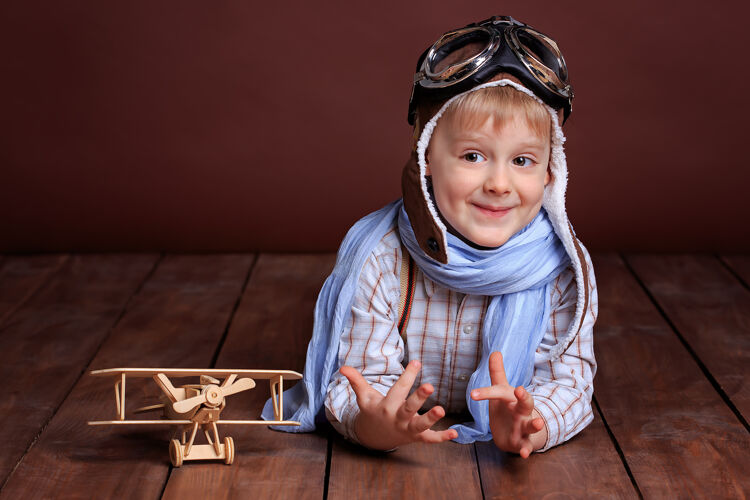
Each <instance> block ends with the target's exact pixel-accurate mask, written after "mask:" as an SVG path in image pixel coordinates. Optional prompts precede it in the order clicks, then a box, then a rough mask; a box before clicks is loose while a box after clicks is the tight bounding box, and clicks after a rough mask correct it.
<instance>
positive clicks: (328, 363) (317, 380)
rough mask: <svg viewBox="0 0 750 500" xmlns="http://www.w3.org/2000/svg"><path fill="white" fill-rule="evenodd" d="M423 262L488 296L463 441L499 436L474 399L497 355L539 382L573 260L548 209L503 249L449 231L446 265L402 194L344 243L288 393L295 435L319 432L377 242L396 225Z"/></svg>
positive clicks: (439, 275)
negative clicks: (545, 341) (540, 357)
mask: <svg viewBox="0 0 750 500" xmlns="http://www.w3.org/2000/svg"><path fill="white" fill-rule="evenodd" d="M396 224H397V225H398V228H399V234H400V236H401V240H402V242H403V243H404V245H405V246H406V248H407V249H408V251H409V253H410V255H411V256H412V258H413V259H414V260H415V262H416V264H417V265H418V266H419V268H420V269H421V270H422V272H423V273H424V274H425V275H427V277H428V278H430V279H431V280H433V281H434V282H435V283H437V284H439V285H441V286H444V287H447V288H449V289H451V290H455V291H457V292H460V293H464V294H472V295H488V296H491V297H492V299H491V300H490V302H489V305H488V308H487V311H486V313H485V315H484V323H483V324H482V329H481V331H482V357H481V361H480V362H479V365H478V367H477V370H476V371H475V372H474V373H473V374H472V376H471V379H470V380H469V386H468V388H467V391H466V395H467V397H466V402H467V406H468V409H469V412H470V413H471V416H472V417H473V418H474V421H473V422H467V423H464V424H458V425H454V426H453V428H454V429H456V431H457V432H458V438H456V439H455V441H458V442H459V443H470V442H473V441H488V440H490V439H492V435H491V434H490V430H489V404H488V402H487V401H474V400H472V399H471V398H470V397H469V394H470V392H471V390H473V389H476V388H479V387H484V386H489V385H490V376H489V355H490V353H491V352H493V351H500V352H502V354H503V360H504V365H505V370H506V375H507V377H508V382H509V383H510V384H511V385H513V386H517V385H524V386H526V385H528V384H529V383H530V381H531V375H532V372H533V364H534V352H535V351H536V348H537V347H538V345H539V343H540V342H541V339H542V337H543V335H544V332H545V330H546V327H547V323H548V320H549V314H550V303H549V302H550V301H549V297H550V290H549V287H550V286H551V282H552V281H554V279H555V278H556V277H557V276H558V275H559V274H560V272H561V271H562V270H563V269H565V268H566V267H567V266H568V265H569V264H570V260H569V257H568V256H567V253H566V251H565V249H564V247H563V245H562V243H561V242H560V240H559V239H558V237H557V235H556V234H555V232H554V230H553V228H552V225H551V224H550V222H549V219H548V217H547V214H546V212H545V211H544V210H543V209H542V210H540V211H539V213H538V214H537V216H536V217H535V218H534V219H533V220H532V221H531V222H530V223H529V224H528V225H527V226H526V227H525V228H523V229H522V230H521V231H519V232H518V233H516V234H515V235H513V236H512V237H511V238H510V239H509V240H508V241H507V242H506V243H505V244H504V245H502V246H501V247H498V248H496V249H490V250H479V249H476V248H474V247H472V246H470V245H468V244H466V243H464V242H463V241H462V240H461V239H459V238H457V237H456V236H454V235H452V234H450V233H448V264H445V265H443V264H440V263H438V262H436V261H434V260H432V259H431V258H429V257H428V256H426V255H425V254H424V252H423V251H422V250H421V249H420V248H419V244H418V243H417V241H416V239H415V236H414V232H413V230H412V227H411V224H410V222H409V218H408V216H407V214H406V211H405V210H404V208H403V202H402V200H401V199H399V200H396V201H394V202H392V203H390V204H388V205H386V206H385V207H383V208H382V209H380V210H377V211H375V212H373V213H371V214H369V215H367V216H365V217H364V218H362V219H360V220H359V221H357V223H355V224H354V226H352V228H351V229H350V230H349V232H348V233H347V235H346V237H345V238H344V241H343V242H342V244H341V247H340V248H339V252H338V256H337V259H336V265H335V266H334V269H333V272H332V273H331V275H330V276H329V277H328V279H327V280H326V282H325V283H324V285H323V288H322V290H321V292H320V294H319V296H318V301H317V303H316V305H315V313H314V326H313V335H312V339H311V340H310V343H309V345H308V349H307V360H306V362H305V369H304V374H303V378H302V381H301V382H299V383H298V384H297V385H295V386H294V387H293V388H291V389H290V390H288V391H285V392H284V405H285V408H284V414H285V415H289V412H290V411H291V413H292V415H291V417H287V418H289V419H291V420H296V421H299V422H300V426H299V427H281V426H278V427H276V428H278V429H279V430H284V431H288V432H308V431H312V430H314V429H315V417H316V415H317V414H318V412H319V411H320V410H321V408H322V406H323V401H324V400H325V397H326V392H327V389H328V384H329V382H330V380H331V378H332V376H333V375H334V374H335V373H336V372H337V371H338V369H339V364H338V347H339V339H340V336H341V334H342V333H343V330H344V327H345V326H346V324H347V322H348V320H349V315H350V314H351V307H352V302H353V299H354V294H355V292H356V289H357V285H358V281H359V275H360V273H361V272H362V268H363V267H364V264H365V262H366V261H367V259H368V258H369V257H370V255H371V254H372V252H373V249H374V248H375V246H376V245H377V244H378V243H379V242H380V240H381V239H382V238H383V236H384V235H385V234H386V232H387V231H389V230H390V229H391V228H392V227H394V225H396ZM262 417H263V418H264V419H266V420H273V418H274V413H273V405H272V402H271V400H268V401H267V402H266V405H265V407H264V408H263V413H262Z"/></svg>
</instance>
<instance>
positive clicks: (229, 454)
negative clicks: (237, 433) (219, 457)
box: [224, 436, 234, 465]
mask: <svg viewBox="0 0 750 500" xmlns="http://www.w3.org/2000/svg"><path fill="white" fill-rule="evenodd" d="M224 454H225V456H224V463H225V464H227V465H231V464H232V462H234V439H232V438H230V437H228V436H227V437H225V438H224Z"/></svg>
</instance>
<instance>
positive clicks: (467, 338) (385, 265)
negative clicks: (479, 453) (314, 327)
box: [325, 229, 598, 451]
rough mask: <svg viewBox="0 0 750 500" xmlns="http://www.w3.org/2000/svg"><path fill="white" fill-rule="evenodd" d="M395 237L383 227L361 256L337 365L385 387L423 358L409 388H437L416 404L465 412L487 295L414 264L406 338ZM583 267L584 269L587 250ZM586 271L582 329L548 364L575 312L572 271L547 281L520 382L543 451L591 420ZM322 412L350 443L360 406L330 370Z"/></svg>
mask: <svg viewBox="0 0 750 500" xmlns="http://www.w3.org/2000/svg"><path fill="white" fill-rule="evenodd" d="M401 252H402V250H401V240H400V238H399V236H398V230H397V229H392V230H391V231H389V232H388V233H387V234H386V235H385V236H384V237H383V238H382V240H381V241H380V242H379V244H378V245H377V246H376V248H375V250H374V251H373V254H372V255H371V256H370V258H369V259H368V260H367V262H366V263H365V266H364V268H363V270H362V274H361V275H360V279H359V287H358V290H357V292H356V293H355V296H354V302H353V305H352V314H351V318H350V320H349V322H348V324H347V325H346V327H345V329H344V333H343V334H342V336H341V340H340V345H339V366H344V365H348V366H352V367H354V368H356V369H357V370H359V371H360V372H361V373H362V375H363V376H364V377H365V379H366V380H367V381H368V382H369V383H370V385H372V387H374V388H375V389H376V390H377V391H379V392H380V393H382V394H384V395H385V394H386V393H387V392H388V390H389V389H390V387H391V386H392V385H393V384H394V382H395V381H396V380H397V379H398V377H399V376H400V375H401V374H402V373H403V371H404V366H405V365H406V363H408V361H409V360H410V359H418V360H420V361H421V362H422V370H421V372H420V375H419V377H418V379H417V380H416V382H415V385H414V387H415V388H416V387H418V386H419V385H420V384H422V383H425V382H429V383H431V384H432V385H433V386H434V388H435V391H434V393H433V394H432V396H431V397H430V398H429V399H428V400H427V402H426V403H425V406H424V407H423V408H425V409H426V408H429V407H432V406H434V405H436V404H439V405H442V406H443V407H444V408H445V410H446V412H449V413H451V412H461V411H465V410H466V388H467V385H468V383H469V378H470V377H471V374H472V373H473V372H474V370H476V367H477V365H478V364H479V360H480V357H481V331H480V330H481V325H482V321H483V317H484V313H485V311H486V309H487V305H488V303H489V297H487V296H479V295H465V294H462V293H458V292H455V291H452V290H449V289H447V288H444V287H442V286H440V285H438V284H436V283H435V282H433V281H432V280H430V279H429V278H428V277H427V276H425V275H424V273H422V271H421V270H419V268H418V267H417V268H416V273H415V288H414V299H413V302H412V310H411V314H410V316H409V321H408V323H407V325H406V338H407V342H406V345H404V341H403V338H402V337H401V335H400V333H399V331H398V327H397V322H398V320H399V311H398V308H399V298H400V293H401V292H400V290H401V282H400V270H401ZM585 256H586V262H585V264H584V265H587V266H589V269H591V261H590V258H589V257H588V254H585ZM590 276H591V294H590V300H589V310H588V311H587V312H586V314H585V317H584V323H583V326H582V328H581V329H580V332H579V333H578V335H577V336H576V338H575V339H574V341H573V342H572V343H571V345H570V347H569V348H568V349H567V350H566V351H565V352H564V353H563V355H562V356H561V357H560V358H559V359H556V360H553V361H550V360H549V359H548V357H545V356H544V354H545V353H546V352H547V351H548V350H549V349H550V348H551V347H552V346H554V345H556V344H557V343H558V338H559V337H560V336H563V335H565V333H566V332H567V331H568V326H569V324H570V322H571V320H572V319H573V317H574V314H575V308H576V298H577V286H576V282H575V275H574V273H573V268H572V267H569V268H568V269H566V270H565V271H563V272H562V273H561V274H560V275H559V276H558V277H557V279H556V280H555V282H554V284H553V286H552V287H551V301H550V303H551V305H552V306H551V310H552V313H551V314H550V320H549V325H548V328H547V331H546V333H545V335H544V338H543V339H542V341H541V344H540V345H539V348H538V349H537V352H536V354H535V366H534V373H533V376H532V380H531V383H530V384H529V385H528V386H526V389H527V390H528V391H529V393H530V394H531V395H532V396H533V398H534V406H535V407H536V409H537V411H538V412H539V413H540V414H541V416H542V418H543V419H544V421H545V425H546V427H547V436H548V437H547V442H546V443H545V445H544V447H543V448H542V449H540V450H539V451H545V450H547V449H549V448H550V447H552V446H555V445H557V444H559V443H562V442H564V441H566V440H567V439H569V438H570V437H572V436H574V435H575V434H577V433H578V432H579V431H580V430H581V429H583V428H584V427H586V425H588V424H589V423H590V422H591V421H592V420H593V413H592V409H591V397H592V395H593V391H594V387H593V383H592V381H593V378H594V374H595V372H596V361H595V360H594V346H593V339H592V333H593V325H594V322H595V320H596V315H597V309H598V303H597V294H596V283H595V282H594V276H593V272H591V273H590ZM325 407H326V414H327V416H328V419H329V421H331V423H332V424H333V426H334V427H335V428H336V429H337V430H338V432H340V433H341V434H343V435H344V436H346V437H347V438H348V439H350V440H352V441H355V442H357V437H356V434H355V433H354V428H353V424H354V419H355V418H356V416H357V414H358V413H359V407H358V406H357V400H356V395H355V394H354V391H353V390H352V388H351V386H350V385H349V381H348V380H347V379H346V378H345V377H343V376H342V375H340V374H339V373H338V372H336V373H335V374H334V376H333V378H332V379H331V381H330V384H329V386H328V394H327V397H326V400H325Z"/></svg>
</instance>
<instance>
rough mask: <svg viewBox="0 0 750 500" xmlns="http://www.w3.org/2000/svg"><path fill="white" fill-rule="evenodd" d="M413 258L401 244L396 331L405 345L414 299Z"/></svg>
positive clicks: (414, 272) (414, 271)
mask: <svg viewBox="0 0 750 500" xmlns="http://www.w3.org/2000/svg"><path fill="white" fill-rule="evenodd" d="M415 267H416V266H415V264H414V260H413V259H412V258H411V255H409V252H408V251H407V250H406V247H404V246H403V245H401V296H400V297H399V302H398V332H399V333H400V334H401V338H403V339H404V346H406V324H407V323H408V322H409V313H411V305H412V302H413V301H414V275H415V274H416V270H415Z"/></svg>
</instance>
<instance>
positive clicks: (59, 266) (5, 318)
mask: <svg viewBox="0 0 750 500" xmlns="http://www.w3.org/2000/svg"><path fill="white" fill-rule="evenodd" d="M5 260H7V259H5ZM69 260H70V254H66V255H65V258H63V259H62V260H61V261H60V262H59V263H58V264H57V266H56V267H55V268H54V269H53V270H52V271H48V272H47V276H45V277H44V279H43V280H42V282H41V283H39V284H38V285H37V286H36V287H35V288H34V289H33V290H31V291H30V292H29V293H27V294H26V297H24V298H22V299H21V300H20V301H19V302H18V304H16V306H15V307H14V308H13V309H11V310H10V311H8V312H7V313H5V315H4V316H3V317H2V318H0V327H2V325H4V324H5V323H6V321H8V320H9V319H10V318H11V317H13V315H14V314H16V312H17V311H18V310H20V309H21V308H22V307H23V306H24V305H26V303H28V302H29V301H30V300H31V299H32V298H34V296H36V294H37V293H39V291H40V290H42V289H43V288H44V287H46V286H47V283H49V282H50V281H51V280H52V278H54V277H55V276H56V275H57V273H59V272H60V270H62V268H63V267H65V264H67V263H68V261H69Z"/></svg>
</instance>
